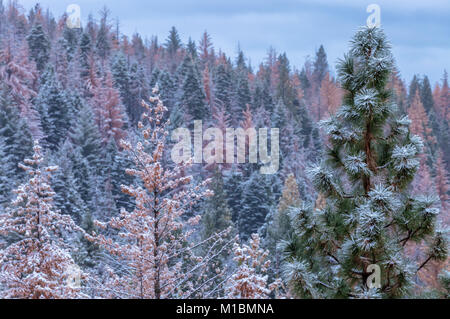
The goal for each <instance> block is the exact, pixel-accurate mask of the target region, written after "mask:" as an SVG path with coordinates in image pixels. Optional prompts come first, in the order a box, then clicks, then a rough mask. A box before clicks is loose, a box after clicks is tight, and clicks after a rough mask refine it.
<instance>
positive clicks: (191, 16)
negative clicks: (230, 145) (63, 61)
mask: <svg viewBox="0 0 450 319" xmlns="http://www.w3.org/2000/svg"><path fill="white" fill-rule="evenodd" d="M36 2H37V1H36V0H19V3H20V4H22V5H23V6H24V7H25V9H27V10H28V9H30V8H31V7H32V6H33V5H34V4H35V3H36ZM38 2H39V3H41V5H42V6H43V7H44V8H47V7H49V8H50V9H51V11H52V12H53V14H54V15H56V16H57V17H59V16H60V15H61V14H63V13H64V12H65V10H66V7H67V6H68V5H69V4H78V5H79V6H80V8H81V15H82V21H86V18H87V16H88V14H89V13H93V14H94V16H95V17H98V11H99V10H100V8H102V7H103V6H104V5H106V6H107V7H108V8H109V9H110V11H111V18H113V19H115V18H116V17H118V18H119V19H120V25H121V32H122V33H125V34H128V35H131V34H133V33H134V32H136V31H137V32H139V33H140V34H141V35H142V36H143V37H144V38H145V37H147V38H150V37H151V36H152V35H157V36H158V38H159V39H160V42H163V40H165V38H166V37H167V34H168V30H169V29H170V28H171V26H175V27H176V28H177V29H178V31H179V32H180V35H181V38H182V40H183V41H184V42H186V41H187V39H188V37H189V36H191V37H192V38H193V39H194V40H199V39H200V37H201V34H202V33H203V31H204V30H207V31H208V33H209V34H210V35H211V37H212V40H213V43H214V46H215V48H216V50H218V49H221V50H222V51H224V52H226V53H227V54H228V55H231V56H233V57H234V56H235V55H236V52H237V47H238V43H239V44H240V46H241V48H242V49H243V51H244V52H245V53H246V55H247V58H249V59H250V61H251V63H252V65H253V66H256V65H258V64H259V63H260V62H261V61H262V60H263V59H264V58H265V56H266V53H267V50H268V48H269V47H270V46H272V47H274V48H275V49H276V50H277V51H278V52H286V53H287V55H288V57H289V60H290V61H291V65H292V66H295V67H298V68H300V67H301V66H302V65H303V63H304V61H305V58H306V57H307V56H308V55H309V56H313V55H314V52H315V50H317V48H318V47H319V46H320V44H323V45H324V47H325V51H326V52H327V55H328V61H329V63H330V65H331V66H332V67H333V68H334V65H335V63H336V60H337V59H338V58H339V57H342V55H343V54H344V53H345V52H346V51H347V49H348V41H349V39H350V38H351V36H352V35H353V33H354V32H355V30H356V29H357V28H358V27H359V26H362V25H365V23H366V19H367V17H368V16H369V13H367V12H366V8H367V6H368V5H369V4H371V3H376V4H378V5H379V6H380V8H381V25H382V27H383V28H384V29H385V31H386V33H387V35H388V38H389V39H390V41H391V43H392V44H393V52H394V55H395V58H396V61H397V65H398V67H399V69H400V72H401V74H402V77H403V78H404V79H406V80H407V81H408V82H409V81H410V80H411V78H412V76H413V75H414V74H421V75H422V74H426V75H428V76H429V78H430V80H431V82H432V83H433V84H434V83H435V82H436V81H439V80H440V79H441V78H442V74H443V70H444V69H447V70H449V69H450V1H449V0H390V1H374V0H369V1H366V0H270V1H268V0H225V1H223V0H158V1H155V0H41V1H38Z"/></svg>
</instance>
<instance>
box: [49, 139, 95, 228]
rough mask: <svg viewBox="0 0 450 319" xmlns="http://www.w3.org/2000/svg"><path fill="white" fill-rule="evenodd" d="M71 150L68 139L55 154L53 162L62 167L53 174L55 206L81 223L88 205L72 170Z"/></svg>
mask: <svg viewBox="0 0 450 319" xmlns="http://www.w3.org/2000/svg"><path fill="white" fill-rule="evenodd" d="M71 151H73V147H72V145H70V142H68V141H67V142H66V143H64V144H63V145H62V146H61V148H60V150H59V151H58V152H57V153H56V154H55V156H54V159H53V162H54V163H55V164H57V166H58V167H59V168H60V169H59V170H57V171H56V172H55V174H54V175H53V176H52V187H53V190H54V191H55V197H54V202H55V207H56V208H58V210H60V211H62V212H64V213H65V214H67V215H69V216H70V217H71V218H72V220H73V221H75V223H77V224H78V225H80V224H81V221H82V220H83V218H84V215H85V214H86V213H87V205H86V203H85V202H84V201H83V200H82V198H81V196H80V194H79V193H78V188H77V181H76V179H75V176H74V174H73V171H72V161H71V160H70V158H69V156H68V154H69V153H70V152H71Z"/></svg>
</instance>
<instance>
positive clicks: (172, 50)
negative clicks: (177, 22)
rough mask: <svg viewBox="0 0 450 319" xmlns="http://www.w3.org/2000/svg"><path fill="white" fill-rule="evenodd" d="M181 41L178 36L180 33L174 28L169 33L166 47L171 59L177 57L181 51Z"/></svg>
mask: <svg viewBox="0 0 450 319" xmlns="http://www.w3.org/2000/svg"><path fill="white" fill-rule="evenodd" d="M181 46H182V44H181V40H180V36H179V34H178V31H177V29H176V28H175V27H172V29H170V32H169V36H168V37H167V40H166V43H165V47H166V50H167V52H168V53H169V55H170V57H173V56H175V54H176V53H177V52H178V50H179V49H181Z"/></svg>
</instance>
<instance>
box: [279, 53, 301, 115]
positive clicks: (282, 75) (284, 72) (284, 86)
mask: <svg viewBox="0 0 450 319" xmlns="http://www.w3.org/2000/svg"><path fill="white" fill-rule="evenodd" d="M277 63H278V70H277V73H278V74H277V75H278V85H277V93H276V97H277V98H278V99H281V100H282V101H283V103H284V105H286V106H287V107H288V108H292V102H293V101H294V99H295V98H296V93H295V90H294V88H293V86H292V83H291V79H290V73H291V68H290V66H289V60H288V58H287V56H286V53H283V54H280V56H279V57H278V60H277Z"/></svg>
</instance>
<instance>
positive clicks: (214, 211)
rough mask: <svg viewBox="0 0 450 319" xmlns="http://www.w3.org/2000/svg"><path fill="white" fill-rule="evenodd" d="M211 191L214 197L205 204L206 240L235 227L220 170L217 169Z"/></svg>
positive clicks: (203, 221) (204, 236) (204, 225)
mask: <svg viewBox="0 0 450 319" xmlns="http://www.w3.org/2000/svg"><path fill="white" fill-rule="evenodd" d="M210 189H211V191H212V192H213V193H214V195H212V196H211V197H209V198H208V199H207V200H206V201H205V203H204V208H203V211H204V213H203V218H202V224H203V234H202V236H203V238H204V239H206V238H209V237H210V236H212V235H213V234H215V233H217V232H220V231H223V230H225V229H227V228H228V227H230V226H232V225H233V222H232V220H231V209H230V208H229V207H228V203H227V198H226V194H225V190H224V185H223V177H222V173H221V172H220V170H219V169H216V171H215V173H214V176H213V180H212V182H211V184H210Z"/></svg>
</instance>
